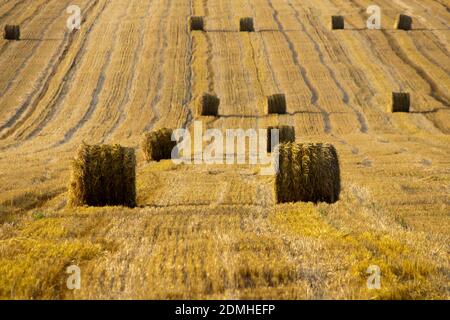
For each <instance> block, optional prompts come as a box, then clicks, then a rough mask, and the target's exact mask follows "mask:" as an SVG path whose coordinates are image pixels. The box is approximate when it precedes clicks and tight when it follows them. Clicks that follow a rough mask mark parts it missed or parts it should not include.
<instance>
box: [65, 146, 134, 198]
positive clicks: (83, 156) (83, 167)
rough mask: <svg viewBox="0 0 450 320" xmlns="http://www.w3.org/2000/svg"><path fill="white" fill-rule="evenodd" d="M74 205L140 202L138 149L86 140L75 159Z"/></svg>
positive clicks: (72, 177) (73, 175)
mask: <svg viewBox="0 0 450 320" xmlns="http://www.w3.org/2000/svg"><path fill="white" fill-rule="evenodd" d="M69 204H70V205H72V206H84V205H87V206H127V207H135V206H136V158H135V154H134V149H132V148H124V147H121V146H120V145H112V146H111V145H92V146H91V145H87V144H84V143H83V144H82V145H81V146H80V148H79V149H78V151H77V154H76V156H75V159H74V160H73V163H72V176H71V182H70V186H69Z"/></svg>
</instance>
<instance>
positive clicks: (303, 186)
mask: <svg viewBox="0 0 450 320" xmlns="http://www.w3.org/2000/svg"><path fill="white" fill-rule="evenodd" d="M274 155H275V159H276V158H277V157H278V163H279V170H278V173H277V174H276V179H275V194H276V198H277V202H278V203H285V202H298V201H303V202H315V203H317V202H327V203H334V202H336V201H338V200H339V194H340V190H341V180H340V167H339V159H338V155H337V152H336V149H335V148H334V146H333V145H331V144H325V143H299V144H297V143H283V144H280V145H279V147H278V148H277V149H276V150H275V152H274Z"/></svg>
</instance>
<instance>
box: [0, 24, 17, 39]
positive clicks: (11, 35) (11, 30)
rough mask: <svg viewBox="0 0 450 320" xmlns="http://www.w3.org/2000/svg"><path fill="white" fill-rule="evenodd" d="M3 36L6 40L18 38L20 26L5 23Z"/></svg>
mask: <svg viewBox="0 0 450 320" xmlns="http://www.w3.org/2000/svg"><path fill="white" fill-rule="evenodd" d="M4 38H5V39H6V40H20V27H19V26H17V25H9V24H7V25H6V26H5V34H4Z"/></svg>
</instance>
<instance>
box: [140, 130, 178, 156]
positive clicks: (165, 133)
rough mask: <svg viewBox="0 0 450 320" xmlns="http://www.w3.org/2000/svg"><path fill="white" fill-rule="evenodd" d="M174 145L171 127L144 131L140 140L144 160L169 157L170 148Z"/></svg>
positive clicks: (170, 153) (170, 154) (175, 143)
mask: <svg viewBox="0 0 450 320" xmlns="http://www.w3.org/2000/svg"><path fill="white" fill-rule="evenodd" d="M176 145H177V142H176V141H172V130H171V129H167V128H163V129H160V130H157V131H152V132H149V133H146V134H145V135H144V138H143V141H142V150H143V151H144V156H145V160H147V161H160V160H163V159H171V158H172V150H173V149H174V148H175V147H176Z"/></svg>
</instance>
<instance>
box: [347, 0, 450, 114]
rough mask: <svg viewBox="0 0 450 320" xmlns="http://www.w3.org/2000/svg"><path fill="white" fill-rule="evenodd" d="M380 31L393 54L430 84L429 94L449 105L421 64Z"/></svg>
mask: <svg viewBox="0 0 450 320" xmlns="http://www.w3.org/2000/svg"><path fill="white" fill-rule="evenodd" d="M349 1H350V3H351V4H352V5H353V6H355V7H358V8H360V9H364V8H363V7H362V6H360V5H359V4H358V3H356V1H355V0H349ZM359 15H360V16H361V17H364V16H363V15H362V14H359ZM381 32H382V33H383V35H384V37H385V39H386V40H387V42H388V44H389V46H390V47H391V49H392V51H393V52H394V53H395V55H396V56H397V57H399V58H400V60H402V61H403V62H404V63H405V64H406V65H408V66H410V67H411V68H412V69H414V70H415V71H416V73H417V75H419V77H421V78H422V79H423V80H424V81H425V82H427V83H428V85H429V86H430V92H429V95H430V96H431V97H433V98H434V99H435V100H436V101H438V102H440V103H441V104H443V105H444V106H446V107H449V106H450V102H449V101H450V99H449V97H448V96H447V95H446V94H445V93H444V92H442V91H441V90H440V88H439V87H438V86H437V84H436V82H434V80H433V79H432V78H431V76H430V75H429V74H428V73H427V72H426V71H425V70H424V69H423V68H422V67H421V66H419V65H418V64H417V63H415V62H414V61H413V60H412V59H410V58H409V57H408V55H407V54H406V53H405V52H404V50H403V49H402V48H401V46H400V45H399V44H398V42H397V40H396V39H395V38H394V37H393V36H392V35H391V34H389V33H388V32H387V31H386V30H385V29H381Z"/></svg>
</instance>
